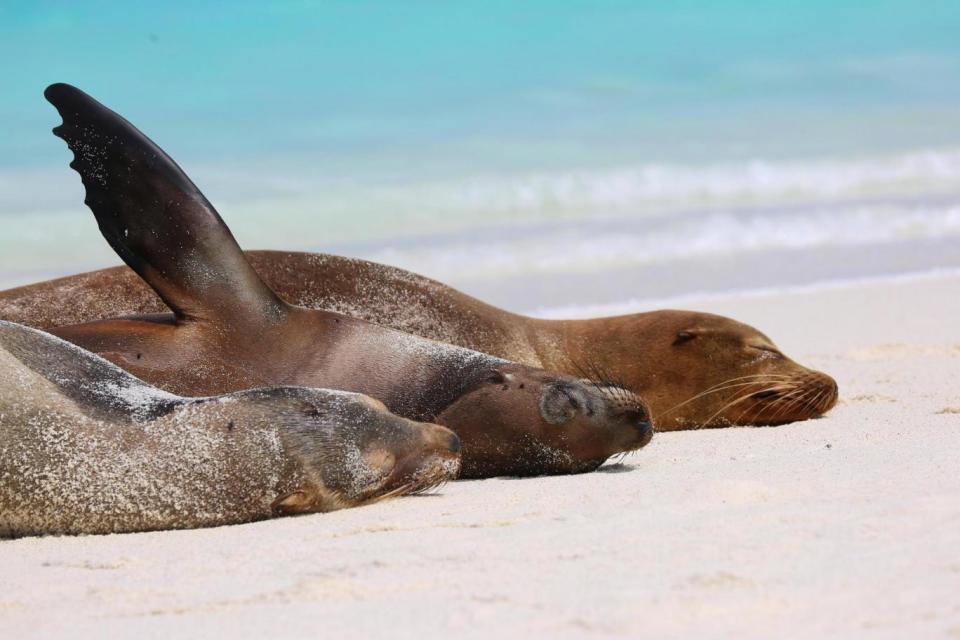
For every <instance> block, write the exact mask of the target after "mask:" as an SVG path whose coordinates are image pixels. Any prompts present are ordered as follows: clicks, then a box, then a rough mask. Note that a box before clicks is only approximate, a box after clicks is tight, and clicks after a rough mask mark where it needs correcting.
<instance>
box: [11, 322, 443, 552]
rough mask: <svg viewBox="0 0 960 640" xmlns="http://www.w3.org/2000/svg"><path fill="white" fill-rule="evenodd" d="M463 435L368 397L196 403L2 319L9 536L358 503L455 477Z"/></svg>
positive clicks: (254, 393)
mask: <svg viewBox="0 0 960 640" xmlns="http://www.w3.org/2000/svg"><path fill="white" fill-rule="evenodd" d="M455 440H456V439H455V437H454V436H453V434H452V433H450V432H449V431H448V430H447V429H444V428H443V427H439V426H437V425H427V424H423V425H421V424H418V423H413V422H411V421H408V420H405V419H403V418H399V417H397V416H394V415H392V414H389V413H388V412H387V411H386V410H385V408H384V407H383V405H382V404H380V403H378V402H376V401H373V400H371V399H370V398H367V397H365V396H362V395H359V394H354V393H347V392H339V391H329V390H315V389H303V388H298V387H274V388H269V389H256V390H251V391H246V392H241V393H237V394H232V395H229V396H221V397H215V398H199V399H184V398H180V397H178V396H175V395H172V394H169V393H166V392H163V391H160V390H158V389H155V388H153V387H150V386H149V385H146V384H144V383H142V382H141V381H139V380H137V379H136V378H134V377H133V376H131V375H129V374H127V373H125V372H124V371H122V370H121V369H119V368H117V367H115V366H113V365H112V364H110V363H108V362H106V361H104V360H103V359H101V358H98V357H96V356H94V355H93V354H90V353H88V352H86V351H83V350H82V349H80V348H78V347H76V346H74V345H71V344H69V343H67V342H64V341H62V340H59V339H57V338H55V337H53V336H50V335H47V334H44V333H41V332H39V331H36V330H33V329H28V328H26V327H22V326H19V325H15V324H11V323H7V322H0V535H2V536H22V535H39V534H66V533H72V534H76V533H116V532H127V531H146V530H154V529H174V528H192V527H204V526H213V525H224V524H235V523H240V522H249V521H253V520H260V519H264V518H268V517H271V516H272V515H277V514H278V513H282V512H283V509H280V510H278V509H277V501H278V500H282V499H283V498H284V497H285V496H289V495H291V494H294V493H297V492H300V493H302V494H303V495H304V496H305V497H306V499H305V500H303V501H301V502H302V504H300V505H299V508H297V509H295V510H293V512H306V511H329V510H333V509H337V508H344V507H348V506H354V505H357V504H360V503H362V502H364V501H367V500H371V499H376V498H379V497H382V496H384V495H388V494H390V493H391V492H396V493H398V494H399V493H404V492H408V491H410V490H418V489H420V488H423V487H424V486H425V485H426V484H427V483H431V484H435V483H436V482H440V481H443V480H447V479H451V478H452V477H455V475H456V470H457V469H456V467H457V461H458V456H457V455H456V452H455V451H454V450H453V449H454V448H458V444H456V442H455Z"/></svg>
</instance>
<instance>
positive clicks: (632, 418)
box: [617, 407, 653, 443]
mask: <svg viewBox="0 0 960 640" xmlns="http://www.w3.org/2000/svg"><path fill="white" fill-rule="evenodd" d="M617 418H618V419H619V420H620V421H621V422H623V423H625V424H628V425H630V426H632V427H633V428H634V429H636V430H637V435H638V436H639V437H640V440H641V442H644V443H646V442H648V441H649V440H650V438H652V437H653V421H652V420H651V419H650V414H649V413H647V412H646V411H645V410H644V409H643V408H641V407H629V408H625V409H621V410H620V411H618V412H617Z"/></svg>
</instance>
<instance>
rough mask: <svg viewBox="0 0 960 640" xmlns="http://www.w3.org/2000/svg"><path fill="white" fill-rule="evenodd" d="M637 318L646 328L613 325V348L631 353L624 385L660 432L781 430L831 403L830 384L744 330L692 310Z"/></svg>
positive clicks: (746, 327)
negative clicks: (646, 321) (639, 397)
mask: <svg viewBox="0 0 960 640" xmlns="http://www.w3.org/2000/svg"><path fill="white" fill-rule="evenodd" d="M643 316H648V317H649V318H653V319H652V320H651V321H650V322H651V324H649V325H646V326H644V328H643V331H633V332H631V331H630V330H629V326H621V327H619V328H620V331H618V334H617V335H618V338H619V340H618V343H619V344H621V345H626V349H627V350H628V351H631V352H633V351H634V349H635V350H636V356H637V359H638V362H640V363H642V364H635V365H632V366H633V367H634V369H633V370H632V371H630V370H629V369H628V372H627V376H626V378H627V380H628V381H629V384H627V385H626V386H628V387H629V388H631V389H633V390H634V391H636V392H637V393H639V394H641V395H643V397H644V398H645V399H646V400H647V401H648V402H649V403H650V405H651V407H652V410H653V414H654V416H655V417H656V419H657V422H658V426H659V428H660V429H661V430H664V431H667V430H673V429H679V428H690V427H724V426H731V425H777V424H785V423H788V422H795V421H798V420H807V419H809V418H815V417H818V416H820V415H822V414H824V413H825V412H827V411H829V410H830V409H831V408H832V407H833V406H834V405H835V404H836V402H837V396H838V392H837V383H836V382H835V381H834V380H833V378H831V377H830V376H828V375H827V374H825V373H821V372H819V371H814V370H812V369H808V368H807V367H804V366H802V365H800V364H798V363H797V362H795V361H793V360H791V359H790V358H789V357H787V356H786V355H785V354H784V353H783V352H782V351H781V350H780V349H779V348H778V347H777V345H776V344H775V343H774V342H773V340H771V339H770V338H769V337H767V336H766V335H765V334H763V333H761V332H760V331H758V330H756V329H754V328H753V327H751V326H749V325H746V324H743V323H741V322H737V321H735V320H731V319H730V318H725V317H723V316H717V315H713V314H709V313H699V312H693V311H659V312H656V313H655V314H649V315H648V314H638V316H637V317H643ZM628 317H629V316H628ZM631 333H632V334H634V335H632V336H631ZM640 334H642V338H640V339H638V337H637V336H638V335H640ZM631 344H632V345H633V347H632V348H631V346H630V345H631Z"/></svg>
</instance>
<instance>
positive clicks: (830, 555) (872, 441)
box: [0, 277, 960, 638]
mask: <svg viewBox="0 0 960 640" xmlns="http://www.w3.org/2000/svg"><path fill="white" fill-rule="evenodd" d="M687 306H689V307H691V308H700V309H703V310H707V311H714V312H717V313H722V314H725V315H731V316H735V317H737V318H739V319H742V320H744V321H746V322H748V323H751V324H753V325H755V326H757V327H759V328H761V329H762V330H763V331H765V332H766V333H768V334H769V335H770V336H771V337H772V338H773V339H774V340H775V341H776V342H777V343H778V344H779V345H780V346H781V347H782V348H783V349H784V350H785V351H786V352H787V353H788V354H790V355H792V356H793V357H795V358H796V359H797V360H799V361H800V362H802V363H804V364H807V365H809V366H813V367H817V368H821V369H823V370H824V371H826V372H828V373H830V374H832V375H833V376H835V377H836V378H837V380H838V382H839V384H840V390H841V402H840V404H839V406H838V407H837V408H836V409H835V410H834V411H832V412H831V413H830V414H829V415H828V416H827V417H825V418H823V419H820V420H815V421H809V422H805V423H799V424H792V425H787V426H782V427H777V428H735V429H722V430H710V431H697V432H682V433H667V434H658V435H657V436H656V437H655V439H654V441H653V443H652V444H651V445H650V446H649V447H648V448H646V449H645V450H644V451H642V452H641V453H639V454H637V455H634V456H632V457H629V458H627V459H626V460H625V461H624V462H623V463H622V464H615V465H608V466H607V467H605V468H604V469H603V470H602V471H601V472H598V473H592V474H587V475H582V476H569V477H553V478H539V479H524V480H515V479H494V480H486V481H473V482H457V483H452V484H448V485H447V486H445V487H443V488H442V489H441V490H440V492H439V493H438V494H436V495H429V496H422V497H412V498H404V499H400V500H395V501H392V502H388V503H383V504H378V505H374V506H371V507H365V508H361V509H355V510H352V511H344V512H338V513H333V514H328V515H316V516H309V517H301V518H294V519H281V520H275V521H270V522H263V523H257V524H252V525H245V526H237V527H226V528H220V529H207V530H199V531H188V532H165V533H151V534H137V535H118V536H104V537H80V538H46V539H22V540H15V541H5V542H0V567H2V575H3V577H2V580H0V584H2V585H3V588H2V590H0V631H2V635H3V637H7V638H40V637H54V636H67V637H97V638H104V637H121V636H122V637H129V636H137V637H140V638H148V637H157V638H161V637H162V638H170V637H224V638H260V637H272V638H280V637H327V638H332V637H391V638H432V637H461V638H463V637H466V638H474V637H476V638H481V637H484V638H486V637H499V638H508V637H551V638H567V637H588V638H589V637H621V636H623V637H627V636H630V637H656V638H664V637H676V638H689V637H698V638H703V637H718V638H719V637H737V638H745V637H757V638H760V637H764V638H768V637H847V638H848V637H871V638H873V637H877V638H907V637H911V638H917V637H947V638H949V637H953V638H960V329H958V320H957V319H958V317H960V278H956V277H930V278H920V279H914V280H900V281H896V282H886V283H875V284H864V285H856V286H847V287H841V288H834V289H829V290H823V291H814V292H805V293H793V294H779V295H763V296H750V297H741V298H736V299H732V298H731V299H725V300H717V299H710V300H703V301H701V302H700V303H697V302H696V301H691V303H690V304H689V305H687Z"/></svg>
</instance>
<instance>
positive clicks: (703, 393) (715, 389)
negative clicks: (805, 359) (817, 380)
mask: <svg viewBox="0 0 960 640" xmlns="http://www.w3.org/2000/svg"><path fill="white" fill-rule="evenodd" d="M747 377H752V376H747ZM784 377H786V376H784ZM729 382H732V380H731V381H729ZM764 382H766V380H751V381H749V382H739V383H736V384H730V385H727V386H721V385H726V383H725V382H721V383H719V384H716V385H714V386H713V387H710V388H709V389H707V390H706V391H701V392H700V393H698V394H697V395H695V396H693V397H692V398H688V399H687V400H684V401H683V402H681V403H679V404H676V405H674V406H672V407H670V408H669V409H667V410H666V411H664V412H662V413H661V414H660V416H661V417H662V416H665V415H667V414H669V413H670V412H672V411H674V410H676V409H679V408H680V407H682V406H684V405H687V404H689V403H691V402H693V401H695V400H698V399H700V398H703V397H705V396H707V395H710V394H712V393H719V392H721V391H728V390H730V389H736V388H740V387H747V386H752V385H761V384H764ZM771 382H779V381H778V380H774V379H771Z"/></svg>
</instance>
